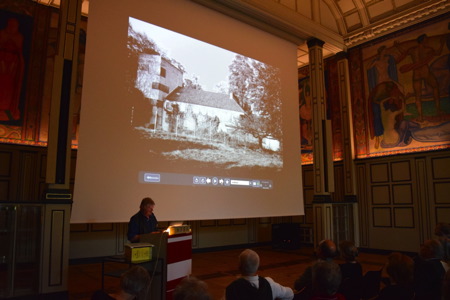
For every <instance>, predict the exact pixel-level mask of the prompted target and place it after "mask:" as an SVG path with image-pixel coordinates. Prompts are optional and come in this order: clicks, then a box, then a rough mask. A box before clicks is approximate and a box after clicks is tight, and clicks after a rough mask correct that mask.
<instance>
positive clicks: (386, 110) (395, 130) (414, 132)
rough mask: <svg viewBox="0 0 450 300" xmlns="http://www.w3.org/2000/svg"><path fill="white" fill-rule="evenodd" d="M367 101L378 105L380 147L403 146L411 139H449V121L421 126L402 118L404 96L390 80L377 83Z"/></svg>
mask: <svg viewBox="0 0 450 300" xmlns="http://www.w3.org/2000/svg"><path fill="white" fill-rule="evenodd" d="M369 101H370V103H375V104H377V105H379V107H380V119H381V122H382V126H383V139H382V140H381V142H380V146H381V147H382V148H395V147H405V146H407V145H409V144H410V143H411V142H412V141H413V140H415V141H418V142H442V141H447V140H450V121H448V122H444V123H441V124H438V125H435V126H427V127H421V126H420V124H419V123H417V122H414V121H410V120H406V119H404V117H403V114H404V112H405V96H404V94H403V93H402V92H401V91H400V89H399V87H398V85H397V84H395V83H394V82H392V81H390V82H383V83H381V84H379V85H377V86H376V87H375V88H374V89H373V90H372V91H371V93H370V95H369Z"/></svg>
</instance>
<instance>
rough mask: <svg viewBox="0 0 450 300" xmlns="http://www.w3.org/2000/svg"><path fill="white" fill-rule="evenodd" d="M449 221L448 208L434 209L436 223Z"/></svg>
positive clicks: (449, 212)
mask: <svg viewBox="0 0 450 300" xmlns="http://www.w3.org/2000/svg"><path fill="white" fill-rule="evenodd" d="M448 220H450V207H436V223H439V222H446V223H448Z"/></svg>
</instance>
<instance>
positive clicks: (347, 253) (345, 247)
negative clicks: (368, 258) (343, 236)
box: [339, 241, 358, 261]
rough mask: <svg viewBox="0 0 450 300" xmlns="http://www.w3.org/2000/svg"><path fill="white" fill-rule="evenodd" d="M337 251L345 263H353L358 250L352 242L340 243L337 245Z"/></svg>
mask: <svg viewBox="0 0 450 300" xmlns="http://www.w3.org/2000/svg"><path fill="white" fill-rule="evenodd" d="M339 251H340V254H341V256H342V259H343V260H345V261H355V260H356V257H357V256H358V248H356V246H355V244H354V243H353V242H352V241H341V242H340V243H339Z"/></svg>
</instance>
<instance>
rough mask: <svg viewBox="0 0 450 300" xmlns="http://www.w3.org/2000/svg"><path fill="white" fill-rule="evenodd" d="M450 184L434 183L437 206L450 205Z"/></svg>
mask: <svg viewBox="0 0 450 300" xmlns="http://www.w3.org/2000/svg"><path fill="white" fill-rule="evenodd" d="M449 193H450V182H435V183H434V199H435V201H436V203H437V204H443V203H445V204H450V196H449Z"/></svg>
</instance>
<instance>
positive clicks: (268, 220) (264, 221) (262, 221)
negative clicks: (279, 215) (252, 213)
mask: <svg viewBox="0 0 450 300" xmlns="http://www.w3.org/2000/svg"><path fill="white" fill-rule="evenodd" d="M271 222H272V220H271V218H270V217H265V218H259V224H270V223H271Z"/></svg>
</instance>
